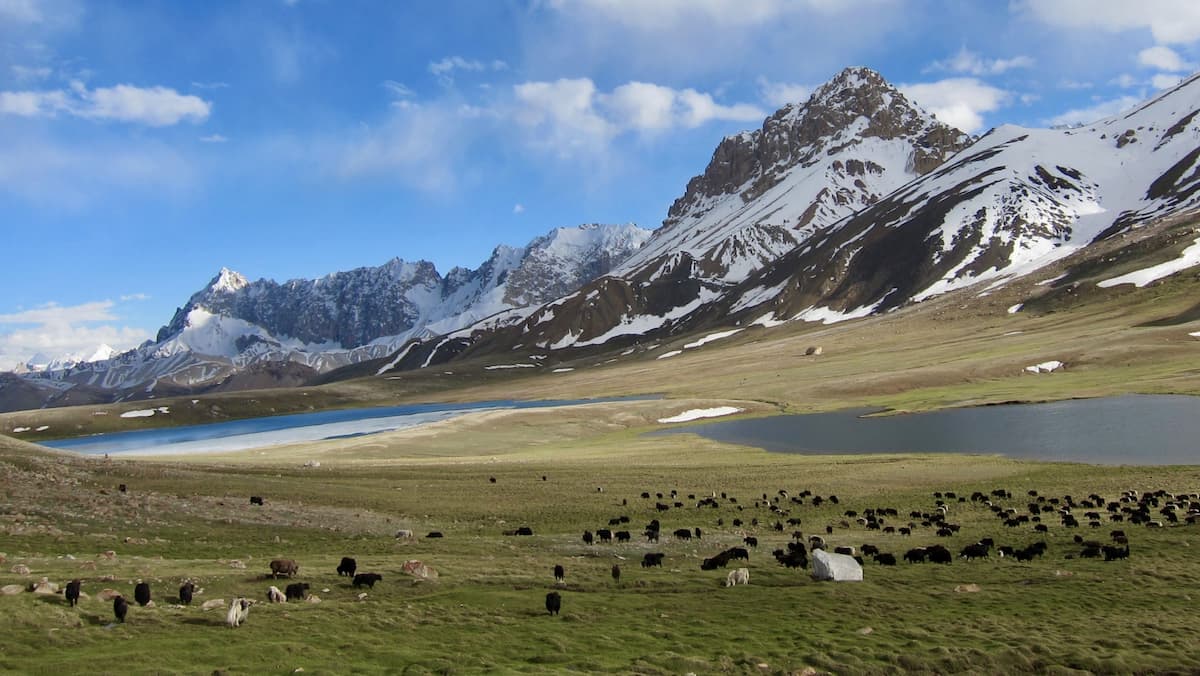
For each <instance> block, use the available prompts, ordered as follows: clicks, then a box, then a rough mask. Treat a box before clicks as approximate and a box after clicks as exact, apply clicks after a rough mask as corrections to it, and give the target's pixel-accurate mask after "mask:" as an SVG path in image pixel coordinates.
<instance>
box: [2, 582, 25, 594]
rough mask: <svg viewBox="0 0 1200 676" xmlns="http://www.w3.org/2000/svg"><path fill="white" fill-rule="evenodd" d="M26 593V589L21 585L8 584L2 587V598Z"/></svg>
mask: <svg viewBox="0 0 1200 676" xmlns="http://www.w3.org/2000/svg"><path fill="white" fill-rule="evenodd" d="M23 591H25V587H23V586H21V585H19V584H6V585H4V586H3V587H0V596H16V595H17V594H20V593H21V592H23Z"/></svg>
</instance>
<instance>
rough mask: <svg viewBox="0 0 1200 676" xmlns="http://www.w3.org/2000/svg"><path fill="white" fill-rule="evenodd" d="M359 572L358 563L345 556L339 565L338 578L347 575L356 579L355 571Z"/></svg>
mask: <svg viewBox="0 0 1200 676" xmlns="http://www.w3.org/2000/svg"><path fill="white" fill-rule="evenodd" d="M356 570H358V562H357V561H355V560H354V559H352V558H350V557H349V556H343V557H342V562H341V563H339V564H338V567H337V574H338V576H339V577H340V576H342V575H345V576H346V577H354V571H356Z"/></svg>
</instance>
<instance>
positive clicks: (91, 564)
mask: <svg viewBox="0 0 1200 676" xmlns="http://www.w3.org/2000/svg"><path fill="white" fill-rule="evenodd" d="M79 570H96V562H95V561H84V562H83V563H81V564H79Z"/></svg>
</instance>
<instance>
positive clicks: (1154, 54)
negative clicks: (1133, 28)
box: [1138, 45, 1196, 73]
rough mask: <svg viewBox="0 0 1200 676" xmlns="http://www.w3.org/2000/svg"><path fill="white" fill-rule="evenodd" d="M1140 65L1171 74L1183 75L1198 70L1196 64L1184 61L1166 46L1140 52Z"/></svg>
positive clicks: (1157, 46) (1148, 48) (1156, 46)
mask: <svg viewBox="0 0 1200 676" xmlns="http://www.w3.org/2000/svg"><path fill="white" fill-rule="evenodd" d="M1138 63H1140V64H1141V65H1143V66H1148V67H1150V68H1157V69H1159V70H1165V71H1167V72H1169V73H1182V72H1185V71H1193V70H1195V69H1196V64H1194V63H1188V62H1187V61H1184V60H1183V57H1182V56H1180V55H1179V53H1178V52H1176V51H1175V50H1174V49H1171V48H1170V47H1167V46H1165V45H1155V46H1154V47H1147V48H1146V49H1143V50H1142V51H1140V52H1138Z"/></svg>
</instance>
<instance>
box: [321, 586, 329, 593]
mask: <svg viewBox="0 0 1200 676" xmlns="http://www.w3.org/2000/svg"><path fill="white" fill-rule="evenodd" d="M321 593H322V594H328V593H329V587H326V588H324V589H322V590H321Z"/></svg>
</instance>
